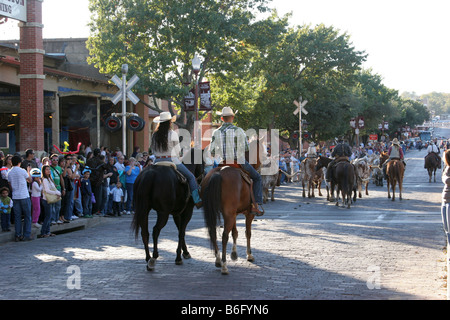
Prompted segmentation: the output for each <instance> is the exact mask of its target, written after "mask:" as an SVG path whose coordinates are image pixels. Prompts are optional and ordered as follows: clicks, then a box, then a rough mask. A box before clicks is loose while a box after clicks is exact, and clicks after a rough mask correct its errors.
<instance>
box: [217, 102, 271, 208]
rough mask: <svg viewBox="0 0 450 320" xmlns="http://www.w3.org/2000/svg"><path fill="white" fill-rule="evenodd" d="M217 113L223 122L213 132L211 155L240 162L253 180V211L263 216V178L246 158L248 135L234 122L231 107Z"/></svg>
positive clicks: (223, 159)
mask: <svg viewBox="0 0 450 320" xmlns="http://www.w3.org/2000/svg"><path fill="white" fill-rule="evenodd" d="M217 114H219V115H221V116H222V117H221V119H222V121H223V124H222V125H221V126H220V127H219V128H218V129H216V130H215V131H214V132H213V134H212V138H211V146H210V151H211V155H212V156H213V157H214V156H216V155H220V157H221V158H222V161H224V162H225V163H226V161H230V160H231V161H233V162H235V163H239V164H240V165H241V166H242V169H244V170H245V171H247V172H248V173H249V175H250V178H251V179H252V180H253V195H254V198H255V202H256V203H253V204H252V210H251V212H252V213H253V214H256V215H258V216H261V215H263V214H264V209H263V208H262V203H263V196H262V179H261V175H260V174H259V173H258V171H256V170H255V168H253V167H252V166H251V165H250V164H249V163H248V161H247V160H246V159H245V156H244V155H245V152H248V151H249V144H248V140H247V136H246V134H245V132H244V130H243V129H241V128H239V127H237V126H235V125H234V124H233V120H234V116H235V113H234V112H233V110H232V109H231V108H230V107H224V108H223V109H222V112H217Z"/></svg>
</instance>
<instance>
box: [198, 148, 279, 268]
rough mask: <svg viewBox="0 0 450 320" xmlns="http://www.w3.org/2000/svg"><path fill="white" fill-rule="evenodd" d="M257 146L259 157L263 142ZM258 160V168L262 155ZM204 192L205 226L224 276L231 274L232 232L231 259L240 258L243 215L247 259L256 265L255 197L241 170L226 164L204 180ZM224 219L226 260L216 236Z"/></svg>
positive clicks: (224, 251) (223, 241)
mask: <svg viewBox="0 0 450 320" xmlns="http://www.w3.org/2000/svg"><path fill="white" fill-rule="evenodd" d="M254 143H256V144H257V148H256V150H257V153H258V154H259V149H260V143H257V141H255V142H254ZM253 146H254V145H253ZM253 146H252V145H251V146H250V150H255V149H254V148H253ZM257 158H258V159H257V163H255V164H252V166H253V167H254V168H255V169H257V168H258V167H259V166H260V164H261V162H260V161H259V160H260V159H259V156H258V157H257ZM277 169H278V168H277ZM250 183H251V181H250ZM201 190H202V191H201V193H202V194H201V198H202V200H203V211H204V217H205V223H206V226H207V228H208V233H209V238H210V241H211V244H212V246H213V248H214V254H215V257H216V267H218V268H221V269H222V270H221V272H222V274H228V268H227V262H226V254H227V252H226V248H227V243H228V237H229V233H230V231H231V234H232V237H233V248H232V252H231V259H232V260H236V259H237V247H236V243H237V237H238V231H237V228H236V217H237V215H238V214H240V213H242V214H244V215H245V235H246V238H247V260H248V261H251V262H253V261H254V257H253V255H252V251H251V247H250V239H251V234H252V225H251V224H252V221H253V219H254V214H252V213H251V206H252V197H253V196H252V191H251V187H250V184H249V182H247V181H246V179H245V178H244V177H243V175H242V173H241V169H239V168H236V167H233V166H226V165H225V166H223V167H218V168H215V169H213V170H211V171H210V172H209V173H208V174H207V175H206V177H205V178H204V180H203V181H202V184H201ZM221 217H223V233H222V257H220V251H219V247H218V245H217V233H216V228H217V224H218V222H219V221H220V220H221Z"/></svg>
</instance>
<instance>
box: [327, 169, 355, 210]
mask: <svg viewBox="0 0 450 320" xmlns="http://www.w3.org/2000/svg"><path fill="white" fill-rule="evenodd" d="M355 178H356V176H355V167H354V166H353V164H351V163H350V162H348V161H339V162H338V163H337V164H336V165H335V167H334V169H333V179H332V181H331V186H332V189H334V185H336V186H337V192H336V206H338V205H339V194H341V195H342V203H343V205H344V206H345V205H347V208H348V209H350V205H351V203H352V192H354V197H353V201H356V188H355Z"/></svg>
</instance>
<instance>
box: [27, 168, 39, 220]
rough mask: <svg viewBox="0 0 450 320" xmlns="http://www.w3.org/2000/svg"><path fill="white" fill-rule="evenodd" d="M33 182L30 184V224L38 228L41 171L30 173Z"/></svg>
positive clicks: (35, 170) (35, 169) (36, 170)
mask: <svg viewBox="0 0 450 320" xmlns="http://www.w3.org/2000/svg"><path fill="white" fill-rule="evenodd" d="M30 174H31V177H32V178H33V182H32V183H31V207H32V212H31V223H32V226H33V227H35V228H40V227H41V225H40V224H39V223H38V220H39V216H40V215H41V195H42V183H41V170H39V169H37V168H34V169H31V171H30Z"/></svg>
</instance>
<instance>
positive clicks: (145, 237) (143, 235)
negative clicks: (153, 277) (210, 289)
mask: <svg viewBox="0 0 450 320" xmlns="http://www.w3.org/2000/svg"><path fill="white" fill-rule="evenodd" d="M143 221H144V222H143V225H142V226H141V238H142V242H143V243H144V249H145V261H146V262H147V263H148V261H149V260H150V258H151V257H150V250H149V247H148V241H149V239H150V233H149V232H148V219H145V220H143ZM147 270H149V271H150V270H152V269H150V268H149V266H148V265H147Z"/></svg>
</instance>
